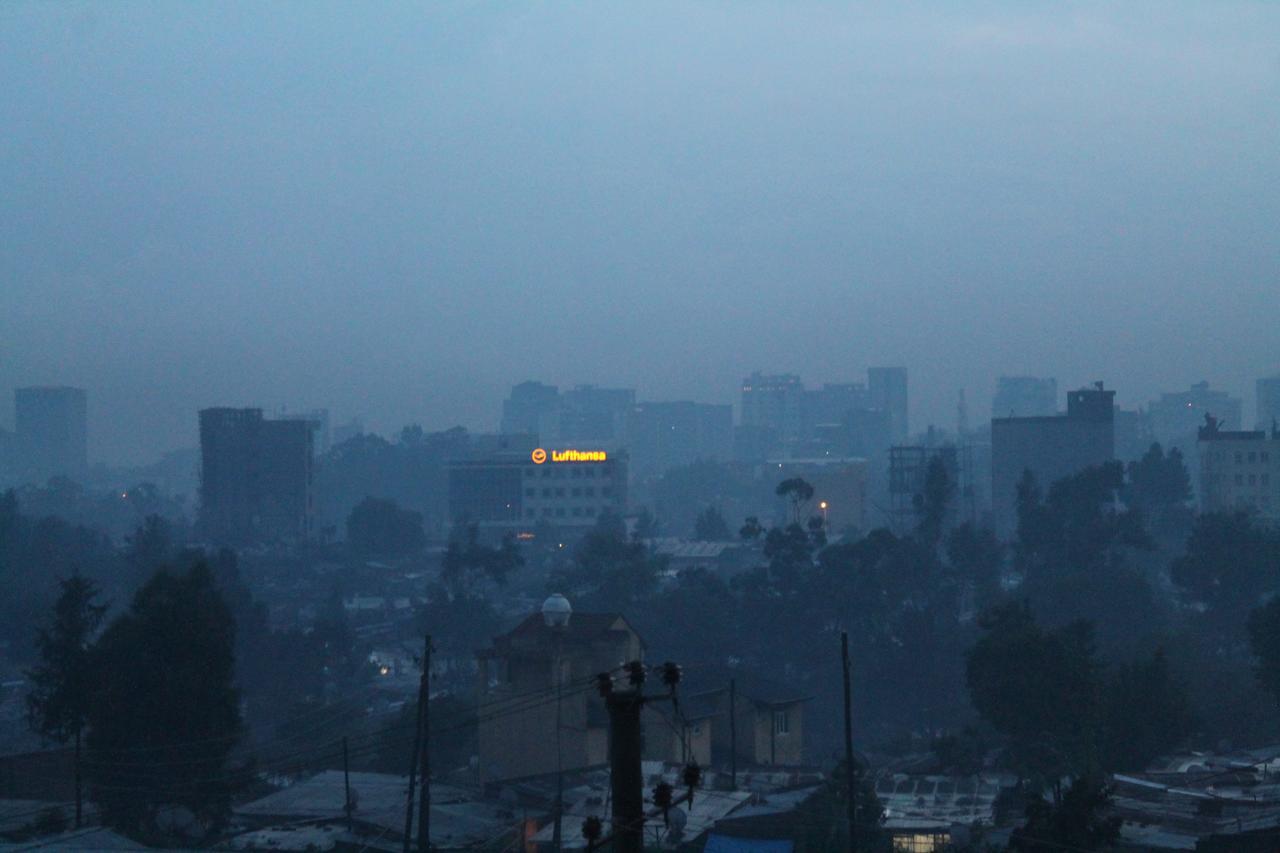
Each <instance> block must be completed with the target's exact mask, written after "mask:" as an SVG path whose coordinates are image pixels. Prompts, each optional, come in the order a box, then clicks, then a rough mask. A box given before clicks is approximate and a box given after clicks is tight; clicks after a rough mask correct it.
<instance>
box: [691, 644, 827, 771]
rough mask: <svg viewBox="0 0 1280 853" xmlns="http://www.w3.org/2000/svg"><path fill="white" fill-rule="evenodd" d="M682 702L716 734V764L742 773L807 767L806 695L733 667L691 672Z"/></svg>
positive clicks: (713, 752)
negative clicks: (734, 757)
mask: <svg viewBox="0 0 1280 853" xmlns="http://www.w3.org/2000/svg"><path fill="white" fill-rule="evenodd" d="M680 695H681V701H682V703H684V704H685V705H686V706H687V707H688V708H689V709H691V711H692V712H693V715H694V718H695V719H697V720H698V721H699V724H700V725H704V726H706V727H708V728H709V729H710V733H709V740H710V744H711V763H712V764H714V765H715V766H717V767H727V766H729V765H730V764H731V763H733V762H732V758H733V752H734V750H735V749H736V752H737V764H738V766H739V767H740V768H742V769H746V768H749V767H762V766H767V767H775V766H776V767H798V766H802V765H804V763H805V749H804V708H805V704H806V703H807V702H808V701H809V699H810V698H811V697H809V696H807V695H805V694H804V692H803V691H801V690H799V689H797V688H795V687H791V686H789V685H787V684H783V683H781V682H778V681H774V680H772V679H769V678H763V677H761V676H758V675H755V674H754V673H749V672H746V671H743V670H740V669H735V668H731V667H705V668H704V667H699V668H692V669H690V670H689V671H688V672H686V673H685V677H684V681H683V682H682V684H681V686H680Z"/></svg>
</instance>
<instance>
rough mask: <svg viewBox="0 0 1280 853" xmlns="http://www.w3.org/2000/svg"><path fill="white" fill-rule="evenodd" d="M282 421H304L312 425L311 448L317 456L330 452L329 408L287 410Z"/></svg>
mask: <svg viewBox="0 0 1280 853" xmlns="http://www.w3.org/2000/svg"><path fill="white" fill-rule="evenodd" d="M279 420H282V421H303V422H304V423H306V424H307V425H309V426H310V427H311V449H312V450H313V451H314V452H315V454H316V455H317V456H319V455H321V454H324V453H327V452H329V447H330V444H329V410H328V409H312V410H310V411H307V412H285V413H282V414H281V415H280V416H279Z"/></svg>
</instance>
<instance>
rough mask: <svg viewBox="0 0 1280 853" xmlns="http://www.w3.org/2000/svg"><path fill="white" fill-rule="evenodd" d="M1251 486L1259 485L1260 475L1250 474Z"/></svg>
mask: <svg viewBox="0 0 1280 853" xmlns="http://www.w3.org/2000/svg"><path fill="white" fill-rule="evenodd" d="M1249 485H1250V486H1256V485H1258V475H1257V474H1250V475H1249Z"/></svg>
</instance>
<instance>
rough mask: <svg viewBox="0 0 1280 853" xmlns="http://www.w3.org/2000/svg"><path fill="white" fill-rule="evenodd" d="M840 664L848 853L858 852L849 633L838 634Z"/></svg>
mask: <svg viewBox="0 0 1280 853" xmlns="http://www.w3.org/2000/svg"><path fill="white" fill-rule="evenodd" d="M840 663H841V667H842V668H843V669H844V769H845V775H846V777H847V780H848V782H847V783H848V785H849V802H848V808H849V853H857V850H858V832H857V830H858V807H857V801H858V789H857V787H855V784H854V781H855V780H854V776H855V774H854V772H853V702H852V700H851V699H850V697H849V632H848V631H841V632H840Z"/></svg>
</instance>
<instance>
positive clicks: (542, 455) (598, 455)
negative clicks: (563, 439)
mask: <svg viewBox="0 0 1280 853" xmlns="http://www.w3.org/2000/svg"><path fill="white" fill-rule="evenodd" d="M530 458H531V459H533V464H535V465H541V464H542V463H543V462H546V461H547V451H545V450H543V449H542V448H541V447H539V448H538V449H537V450H535V451H533V453H532V454H531V455H530ZM550 458H551V461H552V462H607V461H608V460H609V454H608V453H606V452H605V451H603V450H553V451H551V457H550Z"/></svg>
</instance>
